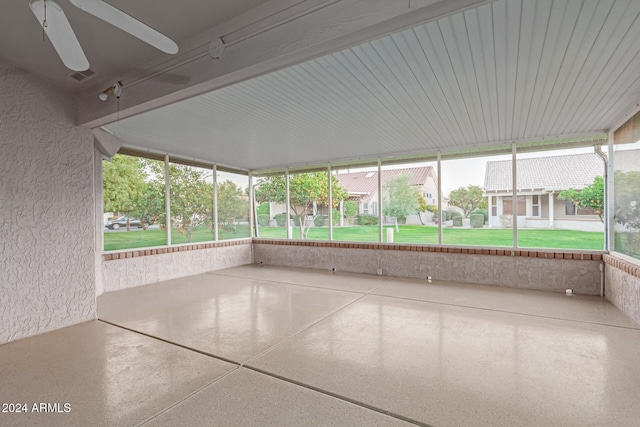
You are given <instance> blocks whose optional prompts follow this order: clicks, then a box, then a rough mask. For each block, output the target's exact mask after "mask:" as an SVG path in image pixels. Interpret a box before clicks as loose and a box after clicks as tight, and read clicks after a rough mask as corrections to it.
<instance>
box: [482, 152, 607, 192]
mask: <svg viewBox="0 0 640 427" xmlns="http://www.w3.org/2000/svg"><path fill="white" fill-rule="evenodd" d="M516 165H517V172H518V189H520V190H566V189H568V188H574V189H576V190H580V189H582V188H584V187H586V186H588V185H590V184H592V183H593V179H594V178H595V177H596V176H598V175H603V174H604V163H603V161H602V159H601V158H600V157H598V155H597V154H595V153H588V154H570V155H564V156H550V157H536V158H531V159H518V160H517V164H516ZM511 189H512V186H511V160H501V161H490V162H487V169H486V172H485V180H484V190H485V191H510V190H511Z"/></svg>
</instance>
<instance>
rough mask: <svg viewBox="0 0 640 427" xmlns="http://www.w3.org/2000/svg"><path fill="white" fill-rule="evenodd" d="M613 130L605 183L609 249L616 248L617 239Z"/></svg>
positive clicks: (613, 249) (607, 248)
mask: <svg viewBox="0 0 640 427" xmlns="http://www.w3.org/2000/svg"><path fill="white" fill-rule="evenodd" d="M613 135H614V133H613V131H609V145H608V146H607V152H608V154H609V161H608V162H607V182H606V183H605V191H606V192H607V197H606V199H605V200H606V205H605V208H606V210H607V216H606V221H607V222H606V225H605V227H606V228H607V229H608V230H609V241H608V246H607V247H606V248H605V249H606V250H608V251H615V250H616V243H615V242H616V239H615V234H616V231H615V220H614V212H615V203H616V200H615V198H614V193H613V191H614V185H615V179H614V178H615V172H614V171H615V168H614V162H615V154H614V150H613V145H614V144H615V140H614V136H613Z"/></svg>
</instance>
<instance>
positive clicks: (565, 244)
mask: <svg viewBox="0 0 640 427" xmlns="http://www.w3.org/2000/svg"><path fill="white" fill-rule="evenodd" d="M385 228H387V227H385ZM442 232H443V243H444V244H445V245H463V246H498V247H499V246H504V247H511V246H512V243H511V239H512V236H513V232H512V231H511V230H508V229H489V228H483V229H469V228H445V229H443V230H442ZM248 236H249V227H248V226H246V225H245V226H238V227H237V233H233V232H229V231H220V239H221V240H222V239H236V238H241V237H248ZM299 236H300V230H299V228H294V229H293V237H294V238H296V239H297V238H299ZM383 236H384V238H385V240H386V230H385V232H384V233H383ZM260 237H263V238H274V239H284V238H286V229H285V228H284V227H273V228H271V227H261V228H260ZM308 238H309V240H328V238H329V231H328V229H327V228H325V227H323V228H312V229H311V230H309V235H308ZM333 239H334V240H337V241H351V242H377V241H378V227H377V226H353V227H341V228H334V230H333ZM171 240H172V243H174V244H180V243H187V237H186V235H183V234H179V233H178V232H176V231H175V230H174V231H173V233H172V237H171ZM212 240H213V233H212V232H211V230H210V229H208V228H206V227H203V228H200V229H198V230H196V231H195V233H194V236H193V243H196V242H209V241H212ZM394 241H395V242H397V243H423V244H436V243H438V228H437V227H431V226H420V225H401V226H400V232H399V233H394ZM165 244H166V239H165V232H164V231H160V230H146V231H130V232H118V233H105V234H104V250H105V251H113V250H118V249H130V248H142V247H150V246H163V245H165ZM518 246H519V247H523V248H552V249H585V250H602V249H603V246H604V235H603V233H593V232H586V231H570V230H518Z"/></svg>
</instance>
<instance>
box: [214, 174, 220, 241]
mask: <svg viewBox="0 0 640 427" xmlns="http://www.w3.org/2000/svg"><path fill="white" fill-rule="evenodd" d="M219 238H220V236H219V234H218V166H217V165H213V240H215V241H218V239H219Z"/></svg>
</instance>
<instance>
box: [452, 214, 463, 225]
mask: <svg viewBox="0 0 640 427" xmlns="http://www.w3.org/2000/svg"><path fill="white" fill-rule="evenodd" d="M452 220H453V226H454V227H462V215H460V216H454V217H453V218H452Z"/></svg>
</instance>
